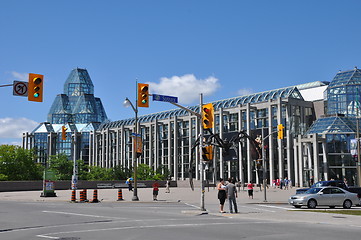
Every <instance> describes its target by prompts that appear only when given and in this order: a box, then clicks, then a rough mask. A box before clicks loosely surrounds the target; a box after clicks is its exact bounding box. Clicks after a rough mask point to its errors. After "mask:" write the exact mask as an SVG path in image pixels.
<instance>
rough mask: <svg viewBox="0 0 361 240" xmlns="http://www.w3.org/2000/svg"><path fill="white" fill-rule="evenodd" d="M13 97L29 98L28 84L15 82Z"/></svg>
mask: <svg viewBox="0 0 361 240" xmlns="http://www.w3.org/2000/svg"><path fill="white" fill-rule="evenodd" d="M13 95H14V96H21V97H27V96H28V83H27V82H21V81H14V84H13Z"/></svg>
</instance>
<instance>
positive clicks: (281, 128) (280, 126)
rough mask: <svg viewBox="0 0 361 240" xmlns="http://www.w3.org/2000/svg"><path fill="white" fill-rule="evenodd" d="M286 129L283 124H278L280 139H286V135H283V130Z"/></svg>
mask: <svg viewBox="0 0 361 240" xmlns="http://www.w3.org/2000/svg"><path fill="white" fill-rule="evenodd" d="M284 128H285V127H284V126H283V125H282V124H278V125H277V130H278V137H277V138H278V139H283V137H284V133H283V129H284Z"/></svg>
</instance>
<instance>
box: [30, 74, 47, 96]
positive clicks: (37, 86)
mask: <svg viewBox="0 0 361 240" xmlns="http://www.w3.org/2000/svg"><path fill="white" fill-rule="evenodd" d="M43 83H44V75H41V74H35V73H29V81H28V101H34V102H42V101H43Z"/></svg>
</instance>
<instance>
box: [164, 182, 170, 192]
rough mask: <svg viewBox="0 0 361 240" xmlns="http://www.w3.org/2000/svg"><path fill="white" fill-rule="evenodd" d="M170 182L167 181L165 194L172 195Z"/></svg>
mask: <svg viewBox="0 0 361 240" xmlns="http://www.w3.org/2000/svg"><path fill="white" fill-rule="evenodd" d="M169 187H170V181H169V180H167V182H166V183H165V193H170V188H169Z"/></svg>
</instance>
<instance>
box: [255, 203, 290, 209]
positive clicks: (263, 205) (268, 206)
mask: <svg viewBox="0 0 361 240" xmlns="http://www.w3.org/2000/svg"><path fill="white" fill-rule="evenodd" d="M258 206H260V207H267V208H278V209H284V210H294V209H292V208H286V207H278V206H272V205H266V204H258Z"/></svg>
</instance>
